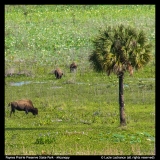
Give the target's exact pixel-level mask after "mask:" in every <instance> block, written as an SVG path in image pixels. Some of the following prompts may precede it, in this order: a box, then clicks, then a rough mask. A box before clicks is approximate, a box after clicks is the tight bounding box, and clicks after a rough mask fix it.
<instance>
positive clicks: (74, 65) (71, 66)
mask: <svg viewBox="0 0 160 160" xmlns="http://www.w3.org/2000/svg"><path fill="white" fill-rule="evenodd" d="M76 69H77V65H76V63H75V62H73V63H72V64H70V72H75V71H76Z"/></svg>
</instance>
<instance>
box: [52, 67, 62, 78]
mask: <svg viewBox="0 0 160 160" xmlns="http://www.w3.org/2000/svg"><path fill="white" fill-rule="evenodd" d="M53 73H54V74H55V77H56V78H57V79H61V78H62V75H63V72H62V70H61V69H60V68H57V69H55V70H54V72H53Z"/></svg>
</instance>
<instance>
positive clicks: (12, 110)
mask: <svg viewBox="0 0 160 160" xmlns="http://www.w3.org/2000/svg"><path fill="white" fill-rule="evenodd" d="M12 112H13V113H15V109H14V108H12V109H11V112H10V117H11V115H12Z"/></svg>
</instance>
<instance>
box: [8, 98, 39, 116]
mask: <svg viewBox="0 0 160 160" xmlns="http://www.w3.org/2000/svg"><path fill="white" fill-rule="evenodd" d="M8 106H11V112H10V117H11V115H12V112H13V113H15V110H18V111H25V113H26V114H28V112H32V114H33V115H37V114H38V109H37V108H34V106H33V103H32V101H31V100H29V99H22V100H17V101H13V102H10V103H9V104H8Z"/></svg>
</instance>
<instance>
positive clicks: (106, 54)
mask: <svg viewBox="0 0 160 160" xmlns="http://www.w3.org/2000/svg"><path fill="white" fill-rule="evenodd" d="M93 44H94V50H93V51H92V54H91V55H90V57H89V61H90V62H91V63H92V65H93V68H94V69H95V70H96V71H106V72H107V74H108V75H110V73H111V72H113V73H115V74H117V75H120V74H121V73H122V72H125V71H129V73H130V75H132V74H133V70H134V69H136V70H138V69H140V68H142V67H143V66H144V65H146V64H147V63H148V62H149V61H150V60H151V54H150V53H151V47H152V46H151V44H149V43H148V42H147V37H146V35H145V33H144V32H143V31H139V32H138V31H137V30H136V29H134V28H132V27H130V26H128V27H125V26H124V25H120V26H118V27H114V28H111V27H107V28H106V29H105V30H103V31H100V34H99V35H98V36H97V37H96V38H95V39H94V40H93Z"/></svg>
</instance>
